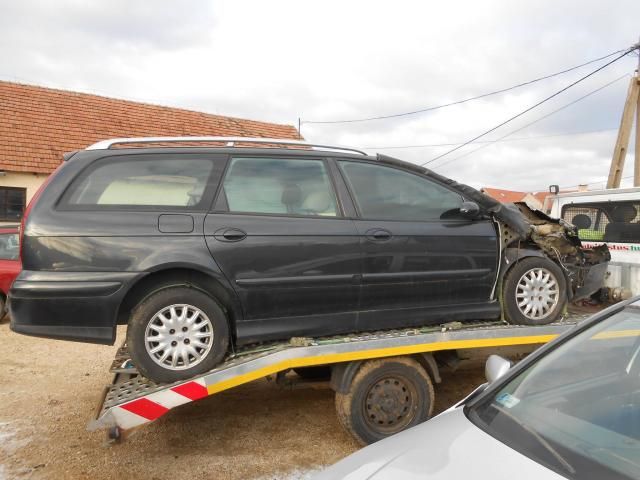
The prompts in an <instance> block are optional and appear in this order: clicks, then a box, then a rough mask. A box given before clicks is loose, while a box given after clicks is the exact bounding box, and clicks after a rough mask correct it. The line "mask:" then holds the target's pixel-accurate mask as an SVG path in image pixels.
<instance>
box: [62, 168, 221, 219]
mask: <svg viewBox="0 0 640 480" xmlns="http://www.w3.org/2000/svg"><path fill="white" fill-rule="evenodd" d="M97 165H98V166H97V167H96V168H94V169H93V170H91V171H90V172H89V173H88V174H85V175H84V176H82V177H81V178H80V179H79V180H78V181H77V182H74V184H73V185H72V186H71V189H70V190H69V192H68V193H67V194H66V195H65V197H66V198H65V199H63V202H64V203H66V204H67V205H76V206H80V207H82V206H85V207H90V206H94V207H102V208H109V207H170V208H176V207H182V208H189V207H193V208H195V209H199V207H200V206H201V205H200V204H201V203H202V202H203V197H204V192H205V188H206V186H207V183H208V180H209V175H210V174H211V171H212V169H213V162H212V161H210V160H201V159H187V158H174V157H166V158H147V159H138V158H129V159H126V160H116V159H113V158H111V159H108V160H106V161H104V162H100V163H98V164H97ZM207 206H208V205H207Z"/></svg>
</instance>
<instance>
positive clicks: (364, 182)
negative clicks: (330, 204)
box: [340, 162, 462, 221]
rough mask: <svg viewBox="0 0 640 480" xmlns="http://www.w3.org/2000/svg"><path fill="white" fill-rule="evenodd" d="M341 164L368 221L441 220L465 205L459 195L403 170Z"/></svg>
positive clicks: (358, 164) (351, 163)
mask: <svg viewBox="0 0 640 480" xmlns="http://www.w3.org/2000/svg"><path fill="white" fill-rule="evenodd" d="M340 165H341V167H342V169H343V171H344V173H345V174H346V177H347V181H348V183H349V186H350V187H351V190H352V192H353V194H354V195H355V197H356V203H357V204H358V208H359V209H360V215H361V216H362V218H365V219H371V220H405V221H427V220H438V219H442V218H446V217H447V215H446V214H447V213H451V212H452V211H454V210H456V209H459V208H460V206H461V205H462V197H461V196H460V195H458V194H457V193H454V192H452V191H450V190H447V189H446V188H444V187H443V186H441V185H438V184H437V183H434V182H432V181H430V180H427V179H426V178H422V177H419V176H417V175H413V174H411V173H408V172H404V171H402V170H397V169H395V168H390V167H385V166H381V165H370V164H367V163H357V162H341V163H340Z"/></svg>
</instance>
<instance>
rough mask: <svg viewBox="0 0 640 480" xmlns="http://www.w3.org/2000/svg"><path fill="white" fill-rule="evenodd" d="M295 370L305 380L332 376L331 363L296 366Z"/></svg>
mask: <svg viewBox="0 0 640 480" xmlns="http://www.w3.org/2000/svg"><path fill="white" fill-rule="evenodd" d="M293 371H294V372H296V373H297V374H298V376H300V377H301V378H304V379H305V380H321V379H326V378H329V377H331V367H330V366H329V365H319V366H317V367H304V368H294V369H293Z"/></svg>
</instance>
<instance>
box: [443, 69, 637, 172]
mask: <svg viewBox="0 0 640 480" xmlns="http://www.w3.org/2000/svg"><path fill="white" fill-rule="evenodd" d="M628 76H629V74H628V73H625V74H624V75H621V76H620V77H618V78H616V79H615V80H612V81H610V82H608V83H606V84H604V85H602V86H600V87H598V88H596V89H595V90H591V91H590V92H588V93H586V94H585V95H582V96H581V97H578V98H576V99H575V100H573V101H571V102H569V103H567V104H565V105H563V106H561V107H560V108H557V109H555V110H553V111H551V112H549V113H547V114H545V115H543V116H542V117H539V118H537V119H535V120H533V121H532V122H529V123H527V124H526V125H523V126H522V127H519V128H516V129H515V130H512V131H510V132H509V133H507V134H506V135H503V136H501V137H499V138H497V139H495V140H488V141H486V142H483V143H484V144H483V145H481V146H480V147H478V148H475V149H473V150H471V151H469V152H467V153H463V154H462V155H459V156H457V157H455V158H452V159H451V160H447V161H445V162H443V163H441V164H440V165H437V166H436V167H434V168H441V167H443V166H445V165H448V164H450V163H453V162H456V161H458V160H460V159H462V158H464V157H468V156H469V155H472V154H474V153H476V152H477V151H478V150H482V149H483V148H486V147H488V146H490V145H493V144H494V143H498V142H502V141H505V140H504V139H505V138H506V137H509V136H511V135H513V134H514V133H518V132H521V131H522V130H524V129H525V128H529V127H530V126H531V125H534V124H536V123H538V122H541V121H542V120H544V119H546V118H548V117H550V116H551V115H555V114H556V113H558V112H560V111H562V110H564V109H565V108H569V107H570V106H572V105H575V104H576V103H578V102H580V101H582V100H584V99H585V98H588V97H590V96H591V95H594V94H596V93H598V92H599V91H601V90H604V89H605V88H607V87H609V86H611V85H613V84H614V83H616V82H619V81H620V80H622V79H623V78H626V77H628ZM614 130H616V129H614ZM478 143H481V142H476V144H478Z"/></svg>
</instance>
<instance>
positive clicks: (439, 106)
mask: <svg viewBox="0 0 640 480" xmlns="http://www.w3.org/2000/svg"><path fill="white" fill-rule="evenodd" d="M620 52H626V50H616V51H615V52H611V53H609V54H607V55H605V56H603V57H599V58H595V59H593V60H589V61H588V62H585V63H581V64H580V65H576V66H574V67H571V68H567V69H565V70H561V71H559V72H556V73H552V74H550V75H545V76H544V77H539V78H534V79H533V80H529V81H526V82H522V83H519V84H517V85H513V86H511V87H507V88H502V89H500V90H495V91H493V92H489V93H483V94H482V95H477V96H475V97H469V98H465V99H464V100H456V101H455V102H451V103H445V104H443V105H436V106H433V107H425V108H421V109H419V110H413V111H411V112H403V113H395V114H391V115H380V116H376V117H367V118H356V119H349V120H300V124H301V125H304V124H315V125H321V124H325V125H326V124H335V123H357V122H368V121H371V120H384V119H387V118H397V117H405V116H407V115H416V114H418V113H424V112H430V111H432V110H438V109H440V108H445V107H451V106H453V105H460V104H462V103H466V102H471V101H473V100H479V99H481V98H485V97H490V96H493V95H498V94H500V93H505V92H508V91H510V90H515V89H516V88H520V87H524V86H526V85H531V84H533V83H536V82H541V81H542V80H547V79H549V78H553V77H557V76H558V75H562V74H564V73H568V72H572V71H573V70H577V69H579V68H582V67H585V66H587V65H590V64H592V63H596V62H599V61H600V60H604V59H605V58H609V57H611V56H613V55H616V54H618V53H620Z"/></svg>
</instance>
